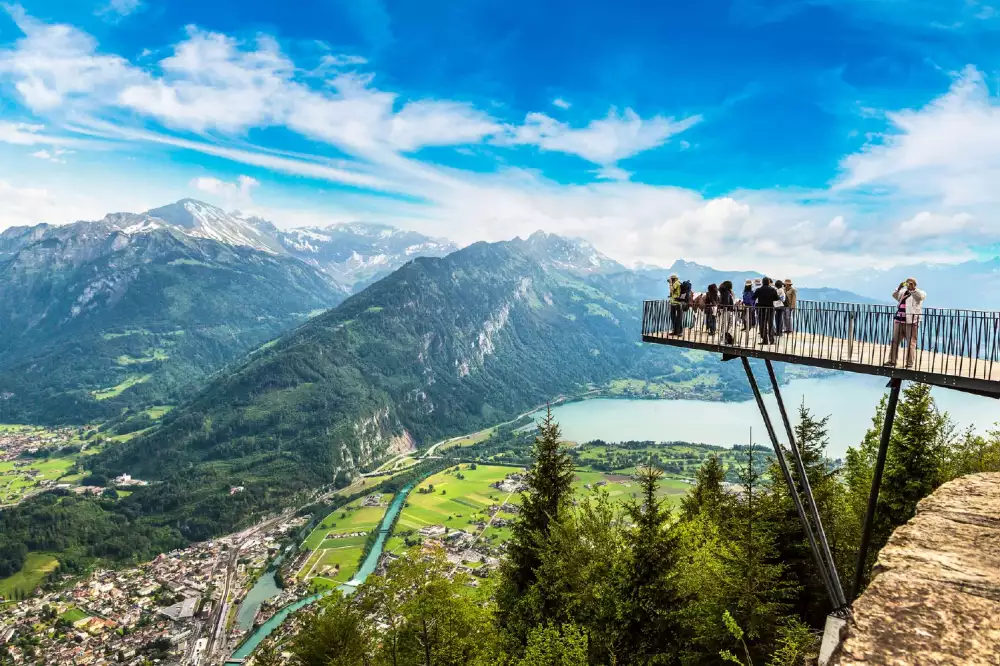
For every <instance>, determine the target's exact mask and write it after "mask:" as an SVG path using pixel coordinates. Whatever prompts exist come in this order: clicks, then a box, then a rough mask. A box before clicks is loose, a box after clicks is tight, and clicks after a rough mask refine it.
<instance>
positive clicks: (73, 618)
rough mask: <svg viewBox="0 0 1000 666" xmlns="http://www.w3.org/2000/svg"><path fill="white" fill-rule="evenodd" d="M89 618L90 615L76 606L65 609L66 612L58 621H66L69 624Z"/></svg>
mask: <svg viewBox="0 0 1000 666" xmlns="http://www.w3.org/2000/svg"><path fill="white" fill-rule="evenodd" d="M88 617H90V614H89V613H87V612H86V611H84V610H81V609H79V608H77V607H76V606H71V607H70V608H67V609H66V612H65V613H63V614H62V615H60V616H59V619H61V620H66V621H67V622H69V623H70V624H73V623H75V622H79V621H80V620H85V619H86V618H88Z"/></svg>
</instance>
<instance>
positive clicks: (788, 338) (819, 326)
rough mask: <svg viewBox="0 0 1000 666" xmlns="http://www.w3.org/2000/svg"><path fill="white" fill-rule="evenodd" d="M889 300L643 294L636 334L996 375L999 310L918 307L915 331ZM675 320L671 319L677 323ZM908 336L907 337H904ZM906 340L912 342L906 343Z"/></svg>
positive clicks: (955, 374) (998, 369)
mask: <svg viewBox="0 0 1000 666" xmlns="http://www.w3.org/2000/svg"><path fill="white" fill-rule="evenodd" d="M895 316H896V307H895V306H891V305H869V304H860V303H828V302H821V301H799V302H798V303H797V307H796V308H794V309H791V308H770V307H748V306H744V305H742V304H737V305H735V306H730V307H719V306H717V307H716V308H715V309H714V310H713V309H708V310H704V309H697V308H689V309H686V310H684V309H682V308H681V307H680V306H676V305H671V304H670V303H669V302H668V301H666V300H662V301H646V302H645V304H644V307H643V316H642V334H643V336H644V337H650V338H658V339H663V341H664V342H670V341H671V340H681V341H684V342H688V343H692V344H701V345H708V346H714V347H719V348H722V349H721V351H725V348H727V347H730V348H734V349H760V350H762V351H766V352H772V353H775V354H784V355H788V356H799V357H803V358H812V359H821V360H824V361H834V362H846V363H856V364H861V365H867V366H883V365H885V364H887V363H889V362H890V361H892V360H893V358H892V357H893V354H892V349H893V346H894V345H893V343H894V342H895V343H896V345H895V346H896V348H897V353H896V355H895V364H894V366H895V367H898V368H901V369H902V368H909V369H912V370H914V371H917V372H922V373H930V374H938V375H946V376H951V377H961V378H968V379H984V380H988V381H994V380H1000V363H998V361H1000V312H988V311H979V310H946V309H939V308H925V309H924V311H923V314H922V315H921V316H920V318H919V321H918V324H917V326H916V330H915V331H912V330H910V329H905V330H900V328H899V327H897V326H896V325H895V321H894V320H895ZM678 323H679V326H678ZM911 335H915V337H912V338H911V339H907V338H908V337H910V336H911ZM911 344H912V349H907V347H908V346H910V345H911Z"/></svg>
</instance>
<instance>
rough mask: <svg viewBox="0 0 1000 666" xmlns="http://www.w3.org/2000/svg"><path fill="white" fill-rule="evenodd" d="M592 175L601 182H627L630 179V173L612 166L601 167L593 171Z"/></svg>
mask: <svg viewBox="0 0 1000 666" xmlns="http://www.w3.org/2000/svg"><path fill="white" fill-rule="evenodd" d="M594 174H595V175H596V176H597V177H598V178H600V179H601V180H628V179H629V178H631V177H632V173H631V172H630V171H626V170H625V169H623V168H621V167H619V166H614V165H609V166H602V167H601V168H600V169H597V170H595V171H594Z"/></svg>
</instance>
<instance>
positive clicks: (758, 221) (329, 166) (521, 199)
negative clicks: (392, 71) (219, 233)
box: [0, 8, 1000, 276]
mask: <svg viewBox="0 0 1000 666" xmlns="http://www.w3.org/2000/svg"><path fill="white" fill-rule="evenodd" d="M11 12H12V15H14V16H15V19H16V20H17V21H18V25H20V26H21V28H22V30H23V31H24V32H25V37H24V38H23V39H21V40H18V42H16V43H15V44H14V45H13V47H11V48H8V49H6V50H2V51H0V79H2V80H4V81H7V82H10V83H11V84H13V85H14V86H15V89H16V90H17V91H18V95H19V97H20V99H21V101H23V102H24V104H25V106H27V107H28V108H30V109H32V110H34V111H35V112H36V114H35V116H34V117H37V118H43V119H44V120H45V124H46V125H47V126H48V127H42V126H41V124H40V123H39V124H36V123H20V124H15V123H0V142H5V143H13V144H17V145H22V146H37V147H38V148H37V149H33V150H36V151H37V152H36V156H38V157H39V158H40V159H46V158H45V157H42V156H41V155H39V153H43V152H44V153H45V154H46V155H48V156H49V157H58V155H57V153H56V151H57V150H59V149H64V148H66V147H70V146H73V147H75V145H73V144H71V143H70V142H72V141H81V140H82V139H80V137H81V136H83V137H97V138H101V139H105V140H106V143H109V142H119V143H121V144H124V145H129V146H134V145H145V146H149V145H160V146H167V147H171V148H178V149H183V150H189V151H196V152H199V153H202V154H204V155H211V156H214V157H217V158H222V159H225V160H229V161H231V162H234V163H237V164H245V165H247V166H248V167H250V166H252V167H257V168H261V169H267V170H270V171H272V172H277V173H283V174H291V175H296V176H303V177H308V178H312V179H316V180H321V181H329V182H334V183H339V184H347V185H351V186H353V188H355V191H353V192H350V193H342V192H338V194H337V196H336V198H335V199H334V202H333V206H332V207H334V208H336V215H337V216H338V219H341V218H343V219H354V218H366V219H381V220H384V221H387V222H392V223H397V224H401V225H402V226H409V227H413V228H419V229H421V230H423V231H427V232H430V233H435V234H440V235H446V236H450V237H453V238H455V239H456V240H458V241H460V242H468V241H472V240H478V239H481V238H487V239H491V240H498V239H502V238H509V237H511V236H512V235H514V234H520V235H527V234H530V233H531V232H533V231H535V230H536V229H539V228H543V229H546V230H548V231H552V232H556V233H563V234H568V235H575V236H582V237H584V238H587V239H588V240H589V241H591V242H592V243H594V244H595V245H596V246H597V247H599V248H601V249H602V250H604V251H606V252H608V253H609V254H611V255H612V256H614V257H616V258H618V259H620V260H623V261H633V260H642V261H646V262H649V263H663V262H666V261H672V260H673V259H674V258H676V257H679V256H680V257H684V258H687V259H692V260H697V261H703V262H706V263H710V264H716V265H718V266H719V267H721V268H738V267H746V266H763V265H766V266H769V267H771V268H770V269H773V270H776V271H777V270H780V271H781V272H783V273H784V272H786V271H787V272H788V274H793V275H798V276H803V275H806V274H808V273H810V272H815V271H818V270H820V269H822V268H824V267H825V268H830V267H843V268H845V269H849V268H856V267H863V266H867V265H874V264H879V265H884V264H887V263H889V262H893V261H895V260H898V259H900V258H901V257H903V256H904V255H908V256H905V259H906V260H907V261H911V260H913V259H914V257H917V256H928V257H929V256H934V257H935V258H937V259H940V258H941V257H949V256H950V257H963V258H964V257H965V256H967V255H968V247H967V244H965V243H962V242H960V239H961V238H966V239H968V237H969V235H970V234H976V238H979V239H985V238H987V237H988V235H989V232H987V231H986V229H988V228H989V227H991V226H992V227H993V228H995V229H997V230H998V231H997V232H995V233H1000V225H990V224H989V222H990V221H992V220H995V219H996V218H995V216H994V214H993V213H992V212H991V211H988V212H983V211H982V210H979V209H977V207H982V208H985V207H988V206H989V205H990V203H998V202H995V198H998V197H1000V194H997V195H994V194H993V193H992V189H993V188H992V183H993V182H995V181H996V178H998V177H1000V157H997V156H998V155H1000V121H998V120H996V119H995V114H996V111H995V108H994V102H993V101H992V100H990V99H989V97H988V95H984V94H983V92H982V91H983V88H984V82H983V81H982V75H980V74H978V72H976V71H975V70H967V71H966V72H964V73H963V75H962V76H961V77H959V78H958V79H957V80H956V82H955V85H954V86H953V87H952V89H951V90H950V91H948V92H947V93H946V94H944V95H942V97H941V98H940V99H939V100H936V101H935V102H933V103H932V104H930V105H928V106H927V107H925V108H922V109H917V110H910V111H899V112H895V113H886V114H885V115H884V117H885V118H887V120H888V122H889V123H891V127H890V130H891V131H890V132H888V133H887V134H885V135H884V136H883V138H877V139H876V140H877V141H879V143H877V144H872V145H871V146H869V147H868V148H866V149H865V150H864V151H862V152H860V153H859V154H857V155H854V156H850V157H848V158H846V159H845V160H844V162H843V168H844V172H843V177H842V178H841V179H840V181H839V182H838V183H837V184H836V186H835V187H834V188H831V189H830V190H820V191H814V192H808V193H798V194H796V193H794V192H793V193H789V192H786V191H783V190H765V191H760V192H731V193H729V194H728V195H725V196H720V197H715V198H710V199H706V198H705V197H703V196H702V195H701V194H699V193H698V192H695V191H692V190H688V189H683V188H678V187H669V186H651V185H644V184H641V183H633V182H629V180H628V179H629V178H630V177H631V174H630V173H629V172H628V171H626V170H625V169H623V168H622V167H621V166H619V162H621V161H624V160H626V159H627V158H629V157H632V156H634V155H637V154H639V153H641V152H643V151H646V150H651V149H654V148H656V147H658V146H661V145H663V144H664V143H665V142H667V141H668V140H670V139H671V137H673V136H675V135H677V134H679V133H681V132H684V131H685V130H687V129H689V128H690V127H692V126H693V125H695V124H696V123H698V122H700V120H701V117H700V116H690V117H686V118H681V119H674V118H669V117H665V116H661V115H657V116H654V117H651V118H642V117H640V116H639V115H638V114H637V113H636V112H635V111H633V110H632V109H626V110H625V111H624V112H622V113H618V112H617V111H616V110H614V109H612V110H611V111H610V112H609V113H608V115H607V116H606V117H604V118H600V119H597V120H593V121H591V122H589V123H588V122H583V123H580V122H574V123H569V122H562V121H559V120H556V119H554V118H552V117H550V116H548V115H546V114H543V113H532V114H528V115H527V116H526V118H525V120H524V123H523V124H521V125H517V124H509V123H505V122H504V121H502V120H499V119H498V118H496V117H494V115H492V113H498V112H497V111H493V112H492V113H490V112H487V111H483V110H480V109H479V108H477V107H476V106H474V105H472V104H468V103H464V102H458V101H451V100H442V99H432V98H419V97H414V98H410V97H406V98H404V97H401V96H400V95H398V94H397V93H395V92H390V91H387V90H384V89H382V88H381V87H379V86H377V85H376V81H375V77H374V75H373V74H372V73H371V72H366V71H362V70H361V68H362V67H363V66H365V65H366V64H367V63H366V62H364V59H363V58H360V57H359V56H350V55H330V54H328V55H325V56H323V58H322V59H321V60H320V64H319V67H313V68H310V67H309V65H310V64H315V63H296V62H293V61H292V60H291V59H290V58H289V56H288V55H287V54H286V53H284V52H283V51H282V49H281V47H280V46H279V44H278V43H277V42H276V41H275V40H274V39H272V38H270V37H267V36H260V37H258V38H256V39H254V40H252V41H240V40H238V39H235V38H233V37H231V36H228V35H224V34H220V33H213V32H207V31H203V30H200V29H198V28H194V27H192V28H189V30H188V33H187V35H186V36H185V38H184V39H183V40H182V41H181V42H179V43H178V44H175V45H174V46H173V47H172V48H167V49H159V48H158V49H157V50H156V51H154V52H157V53H159V52H163V53H167V54H169V55H167V57H165V58H163V59H161V60H160V61H159V62H158V64H157V65H156V66H152V67H149V68H140V67H138V66H136V65H133V64H131V63H129V62H128V61H126V60H124V59H122V58H119V57H118V56H115V55H107V54H104V53H101V52H99V50H98V48H97V44H96V42H95V40H94V39H93V38H92V37H90V36H89V35H86V34H85V33H82V32H80V31H78V30H77V29H75V28H73V27H72V26H65V25H62V26H61V25H48V24H43V23H40V22H37V21H34V20H33V19H30V18H28V17H26V16H25V15H24V13H23V11H21V10H19V9H17V8H15V9H13V10H11ZM324 70H325V72H326V73H323V71H324ZM320 77H322V78H323V79H324V80H322V81H320V80H319V79H320ZM558 102H565V100H561V99H557V100H554V101H553V105H554V106H556V107H557V108H563V109H565V108H567V107H568V104H567V105H566V106H563V105H561V104H559V103H558ZM491 108H492V109H502V108H503V106H502V105H497V106H494V107H491ZM574 115H575V114H574ZM154 121H155V122H154ZM150 127H166V128H169V130H170V131H167V130H157V129H150ZM257 127H283V128H286V129H288V130H290V131H293V132H296V133H298V134H300V135H301V136H303V137H306V138H308V139H311V140H313V141H316V142H322V143H326V144H328V145H330V146H333V147H335V149H336V150H337V152H338V154H339V155H340V157H339V158H337V159H330V158H326V157H322V156H320V155H317V154H311V155H310V154H306V155H302V154H291V153H286V152H281V151H277V150H273V149H269V148H266V147H263V146H261V145H259V144H255V143H254V140H255V139H256V137H257V136H258V135H257V134H253V133H248V131H249V130H251V129H253V128H257ZM52 128H54V129H52ZM970 128H972V129H970ZM191 133H195V134H197V135H199V136H197V137H192V136H191ZM977 133H978V134H977ZM484 141H489V142H490V143H491V145H492V147H491V148H490V149H489V150H488V151H477V153H476V154H477V155H484V156H485V155H488V154H490V151H493V152H495V151H497V150H498V149H499V148H502V147H503V146H510V145H533V146H537V147H538V148H539V149H540V150H542V151H548V152H559V153H565V154H570V155H577V156H579V157H581V158H582V159H583V160H585V161H587V162H589V163H590V164H592V165H593V167H591V168H592V169H593V171H592V173H593V174H594V175H595V176H596V180H597V182H594V183H590V184H587V185H572V186H567V185H565V184H560V183H556V182H554V181H550V180H548V179H547V178H545V177H544V176H543V175H541V173H540V172H539V171H537V170H529V169H521V168H511V167H504V166H503V163H502V161H501V160H498V163H497V164H496V165H494V166H495V168H496V170H493V171H491V170H485V171H484V172H481V173H474V172H468V171H461V170H457V169H451V168H446V167H442V166H438V165H435V164H432V163H430V162H427V161H422V160H420V159H417V158H416V157H414V156H413V154H414V153H416V152H417V151H419V150H420V149H421V148H423V147H426V146H455V147H461V146H465V145H472V144H479V143H482V142H484ZM678 144H679V145H680V146H681V147H682V148H684V147H686V142H683V141H678ZM953 144H957V146H958V147H957V148H956V146H955V145H953ZM317 152H325V151H323V150H322V149H321V150H319V151H317ZM52 171H60V170H55V169H53V170H52ZM640 175H641V174H640ZM138 177H139V176H138V175H137V178H138ZM188 186H189V187H190V188H193V189H196V190H198V191H199V192H203V193H205V194H206V195H208V196H211V197H216V198H218V199H220V200H223V201H225V202H226V203H227V205H232V204H231V203H230V202H235V203H236V204H237V205H240V206H241V207H243V206H245V205H246V203H249V202H250V199H251V196H252V194H253V193H255V192H256V191H257V189H256V188H257V182H256V181H255V180H253V179H251V178H249V177H241V178H240V179H238V180H236V181H235V182H227V181H223V180H220V179H218V178H213V177H201V178H196V179H194V180H193V181H190V183H189V184H188ZM372 191H377V192H379V193H388V194H392V195H398V196H390V197H384V196H372ZM885 192H888V194H886V193H885ZM268 194H270V192H268ZM859 194H865V195H866V198H865V199H864V200H861V199H860V196H859ZM258 198H263V195H258ZM114 200H115V201H116V202H117V199H114ZM970 202H972V203H970ZM975 202H980V203H975ZM154 203H156V202H154ZM970 207H971V209H970V210H965V208H970ZM38 208H39V211H41V213H39V215H41V214H42V213H44V214H45V215H49V214H50V213H51V209H46V208H45V207H44V206H43V205H41V204H39V206H38ZM257 208H260V207H259V206H257ZM111 209H120V204H118V203H115V204H114V206H111V205H109V207H108V210H111ZM60 210H62V209H61V208H60ZM66 210H72V209H69V208H66ZM88 210H89V209H88ZM922 212H926V214H927V216H928V217H926V218H924V217H920V215H918V213H922ZM275 213H276V214H277V213H280V211H275ZM963 213H964V214H966V215H968V216H969V217H968V218H965V217H962V214H963ZM67 214H72V215H78V213H67ZM36 217H38V216H37V215H36ZM296 217H297V219H304V218H305V217H309V214H308V213H307V212H305V211H301V210H300V211H298V212H297V213H296ZM908 218H912V219H908ZM45 219H50V220H52V219H53V218H51V217H48V218H45ZM66 219H73V218H66ZM900 219H906V220H907V221H906V222H902V223H900V222H898V220H900ZM276 221H277V222H280V221H281V220H280V219H278V220H276ZM3 223H4V222H3V221H2V220H0V224H3ZM900 232H903V233H902V234H901V233H900ZM932 232H933V233H932ZM956 234H957V236H956ZM963 235H964V236H963ZM900 237H902V239H903V240H902V241H901V240H900ZM956 239H958V240H956ZM770 269H769V270H770Z"/></svg>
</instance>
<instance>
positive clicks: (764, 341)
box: [754, 277, 783, 345]
mask: <svg viewBox="0 0 1000 666" xmlns="http://www.w3.org/2000/svg"><path fill="white" fill-rule="evenodd" d="M754 299H755V300H756V305H757V322H758V323H759V324H760V344H761V345H773V344H774V316H775V310H776V309H780V308H781V307H782V305H783V303H782V302H781V298H780V297H779V296H778V290H777V289H775V288H774V287H772V286H771V278H767V277H766V278H764V279H763V280H762V281H761V286H760V289H758V290H757V291H755V292H754Z"/></svg>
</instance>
